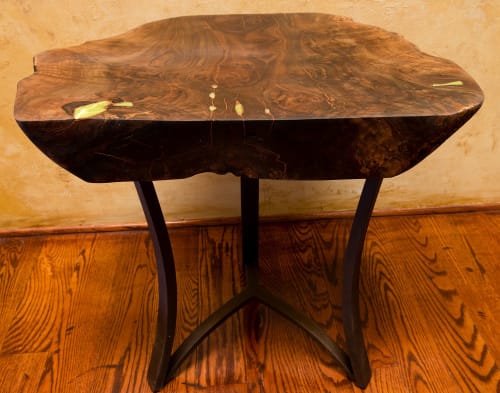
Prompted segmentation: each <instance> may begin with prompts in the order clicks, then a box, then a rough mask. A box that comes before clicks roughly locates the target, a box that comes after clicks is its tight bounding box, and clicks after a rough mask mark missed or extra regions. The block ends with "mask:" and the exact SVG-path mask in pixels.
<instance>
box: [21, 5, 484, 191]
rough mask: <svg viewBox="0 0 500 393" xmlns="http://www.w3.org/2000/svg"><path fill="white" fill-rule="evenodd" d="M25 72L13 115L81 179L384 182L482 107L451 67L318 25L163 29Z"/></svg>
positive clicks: (214, 24)
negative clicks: (205, 175)
mask: <svg viewBox="0 0 500 393" xmlns="http://www.w3.org/2000/svg"><path fill="white" fill-rule="evenodd" d="M34 69H35V72H34V74H33V75H31V76H30V77H28V78H26V79H24V80H22V81H21V82H20V83H19V86H18V95H17V99H16V103H15V118H16V120H17V122H18V123H19V125H20V126H21V128H22V129H23V130H24V132H25V133H26V134H27V135H28V137H29V138H30V139H31V140H32V141H33V142H34V143H35V144H36V145H37V146H38V147H39V148H40V149H41V150H42V151H43V152H44V153H45V154H47V155H48V156H49V157H50V158H51V159H52V160H54V161H55V162H57V163H58V164H59V165H61V166H62V167H64V168H66V169H67V170H69V171H70V172H72V173H74V174H75V175H76V176H78V177H80V178H82V179H84V180H86V181H89V182H112V181H125V180H159V179H173V178H185V177H188V176H192V175H194V174H197V173H200V172H206V171H209V172H216V173H227V172H231V173H234V174H236V175H239V176H242V175H244V176H248V177H255V178H274V179H340V178H345V179H350V178H368V177H392V176H395V175H397V174H399V173H401V172H404V171H405V170H407V169H409V168H410V167H412V166H413V165H415V164H416V163H418V162H419V161H421V160H422V159H423V158H424V157H426V156H427V155H428V154H429V153H431V152H432V151H433V150H434V149H435V148H436V147H438V146H439V145H440V144H441V143H442V142H443V141H444V140H446V139H447V138H448V137H449V136H450V135H451V134H452V133H453V132H455V131H456V130H457V129H458V128H459V127H460V126H462V125H463V124H464V123H465V122H466V121H467V120H468V119H469V118H470V117H471V116H472V115H473V114H474V113H475V112H476V111H477V110H478V109H479V107H480V106H481V103H482V100H483V96H482V92H481V90H480V88H479V87H478V85H477V84H476V83H475V82H474V80H473V79H472V78H471V77H470V76H469V75H467V74H466V73H465V72H464V71H463V70H462V69H461V68H460V67H459V66H457V65H456V64H454V63H453V62H451V61H448V60H444V59H441V58H437V57H433V56H430V55H427V54H424V53H422V52H420V51H419V50H418V49H417V48H416V47H415V46H414V45H413V44H411V43H409V42H408V41H406V40H405V39H404V38H402V37H401V36H399V35H397V34H395V33H390V32H386V31H384V30H382V29H380V28H376V27H372V26H367V25H362V24H358V23H354V22H353V21H352V20H350V19H348V18H343V17H338V16H332V15H325V14H275V15H220V16H192V17H180V18H174V19H166V20H161V21H158V22H153V23H149V24H146V25H143V26H141V27H139V28H136V29H134V30H131V31H129V32H127V33H125V34H122V35H118V36H116V37H112V38H108V39H103V40H98V41H92V42H87V43H85V44H83V45H80V46H74V47H70V48H67V49H56V50H50V51H47V52H44V53H41V54H39V55H37V56H36V57H35V58H34Z"/></svg>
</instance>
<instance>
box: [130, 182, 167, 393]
mask: <svg viewBox="0 0 500 393" xmlns="http://www.w3.org/2000/svg"><path fill="white" fill-rule="evenodd" d="M135 187H136V189H137V193H138V194H139V199H140V200H141V204H142V209H143V210H144V214H145V216H146V220H147V222H148V227H149V233H150V235H151V240H152V242H153V246H154V251H155V257H156V265H157V269H158V321H157V325H156V336H155V341H154V344H153V351H152V354H151V360H150V362H149V368H148V383H149V386H150V387H151V389H152V390H153V391H154V392H158V391H160V390H161V388H163V387H164V386H165V385H166V383H167V377H168V373H169V369H170V363H171V362H170V359H171V352H172V344H173V341H174V335H175V322H176V318H177V282H176V277H175V264H174V256H173V253H172V246H171V244H170V238H169V236H168V231H167V227H166V225H165V220H164V219H163V213H162V211H161V207H160V203H159V201H158V197H157V196H156V192H155V189H154V185H153V183H152V182H135Z"/></svg>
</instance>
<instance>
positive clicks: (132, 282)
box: [0, 212, 500, 393]
mask: <svg viewBox="0 0 500 393" xmlns="http://www.w3.org/2000/svg"><path fill="white" fill-rule="evenodd" d="M499 213H500V212H497V213H495V212H491V213H486V212H478V213H467V214H466V213H461V214H441V215H428V216H425V215H422V216H398V217H376V218H374V219H373V220H372V223H371V226H370V230H369V234H368V238H367V242H366V247H365V252H364V264H363V268H362V275H363V276H362V277H363V278H362V283H361V291H362V302H361V309H362V318H363V321H364V334H365V339H366V341H367V343H368V351H369V358H370V362H371V365H372V368H373V379H372V382H371V383H370V385H369V387H368V388H367V389H366V390H365V391H366V392H369V393H381V392H383V393H388V392H398V393H399V392H439V393H442V392H453V393H455V392H480V393H495V392H496V393H498V392H500V370H499V365H500V214H499ZM349 225H350V220H349V219H332V220H316V221H302V222H292V223H275V224H265V225H263V226H262V227H261V264H262V265H261V271H262V277H261V279H262V281H263V282H264V283H265V284H266V285H267V286H268V287H270V288H273V290H274V291H275V292H276V293H277V294H279V295H280V296H283V297H284V298H286V299H287V300H288V301H289V302H291V303H292V304H293V305H295V306H296V307H297V308H299V309H301V310H303V311H304V312H306V313H308V314H309V315H310V316H311V317H312V318H314V319H315V320H316V321H317V322H319V323H320V324H321V325H322V326H323V327H324V328H325V329H326V330H327V331H328V332H329V333H330V334H331V335H332V336H333V337H337V338H338V339H339V340H340V341H342V334H341V331H340V330H339V324H340V320H341V319H340V317H341V310H340V307H339V293H340V289H341V288H340V287H341V275H340V271H341V268H342V266H341V263H340V262H339V261H341V257H342V254H343V252H344V244H345V241H346V237H347V234H348V230H349ZM171 236H172V243H173V247H174V254H175V256H176V258H177V265H178V282H179V295H180V296H179V315H178V333H177V336H178V340H177V344H176V345H178V342H179V339H181V338H183V337H186V335H187V334H188V333H189V332H190V331H191V330H192V329H193V328H194V327H195V326H196V325H197V324H198V323H199V322H200V321H201V320H202V319H203V318H205V317H206V316H208V315H209V313H210V312H212V311H213V310H215V309H216V308H217V307H218V306H219V305H221V304H222V303H223V302H224V301H226V300H227V299H229V298H230V297H231V296H232V295H233V294H234V293H236V292H237V291H238V290H239V289H240V288H241V286H242V285H243V284H242V283H244V277H243V274H242V272H241V269H240V266H239V263H238V261H239V253H240V240H239V227H238V226H233V225H225V226H209V227H191V228H176V229H173V230H172V233H171ZM155 312H156V281H155V267H154V259H153V254H152V247H151V243H150V241H149V237H148V235H147V233H146V232H145V231H126V232H113V233H93V234H88V233H87V234H66V235H53V236H24V237H5V238H3V239H0V316H1V319H0V392H1V393H17V392H22V393H41V392H44V393H45V392H51V393H70V392H71V393H75V392H77V393H83V392H85V393H86V392H95V393H108V392H109V393H125V392H127V393H146V392H149V389H148V386H147V384H146V382H145V372H146V366H147V362H148V359H149V354H150V351H151V346H152V340H153V332H154V326H155ZM360 391H361V390H360V389H358V388H356V387H355V386H354V385H353V384H352V383H350V382H349V381H348V380H346V378H345V377H344V376H343V374H342V373H341V372H340V371H339V369H337V368H336V366H335V363H334V362H333V361H332V360H331V359H330V358H329V357H328V356H327V354H326V353H325V352H324V351H323V350H322V349H321V348H320V347H319V346H318V345H316V343H315V342H314V341H313V340H312V339H311V338H309V337H308V336H307V335H305V334H304V333H303V332H302V331H301V330H300V329H299V328H297V327H296V326H294V325H292V324H290V323H289V322H288V321H287V320H284V319H283V318H281V317H280V316H279V315H277V314H275V313H274V312H272V311H269V310H268V309H267V308H264V307H262V306H258V305H255V304H251V305H249V306H247V307H246V308H245V310H244V311H241V312H239V313H238V314H237V315H235V316H233V317H232V318H230V319H229V320H228V321H227V322H226V323H225V324H224V325H222V326H221V327H220V328H218V329H217V330H216V332H214V333H213V334H212V335H211V336H209V338H208V339H207V340H205V341H204V342H203V344H202V345H201V346H200V347H199V348H198V349H197V350H196V351H195V352H194V353H193V354H192V355H191V356H190V357H189V358H188V359H187V360H186V362H185V363H184V365H183V366H182V368H181V371H180V372H179V374H178V376H177V377H176V378H175V380H174V381H173V382H171V383H170V384H169V385H168V386H167V387H166V388H165V389H164V392H165V393H167V392H169V393H172V392H186V393H188V392H189V393H190V392H205V393H210V392H217V393H243V392H244V393H295V392H302V393H313V392H314V393H316V392H321V393H327V392H360Z"/></svg>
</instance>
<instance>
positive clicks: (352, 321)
mask: <svg viewBox="0 0 500 393" xmlns="http://www.w3.org/2000/svg"><path fill="white" fill-rule="evenodd" d="M381 184H382V179H367V180H366V182H365V186H364V188H363V192H362V194H361V198H360V201H359V204H358V208H357V210H356V215H355V217H354V221H353V224H352V228H351V233H350V237H349V242H348V245H347V250H346V254H345V257H344V278H343V279H344V282H343V289H342V291H343V293H342V309H343V318H344V331H345V337H346V343H347V353H346V352H344V351H343V350H342V349H341V348H340V347H339V346H338V344H337V343H335V342H334V341H333V340H332V339H331V338H330V337H329V336H328V335H327V334H326V333H325V332H324V331H323V330H322V329H321V327H320V326H319V325H318V324H316V323H315V322H314V321H312V320H311V319H310V318H308V317H307V316H306V315H303V314H302V313H300V312H298V311H297V310H295V309H294V308H293V307H292V306H290V305H289V304H287V303H286V302H285V301H283V300H281V299H279V298H278V297H276V296H275V295H273V294H272V293H271V292H269V291H268V290H267V289H266V288H263V287H262V286H261V285H259V283H258V240H259V237H258V218H259V181H258V179H250V178H246V177H242V178H241V206H242V212H241V214H242V257H243V265H244V267H245V270H246V274H247V288H246V289H244V290H243V291H242V292H240V293H239V294H237V295H236V296H235V297H233V298H232V299H231V300H229V301H228V302H227V303H226V304H224V305H223V306H222V307H221V308H220V309H218V310H217V311H215V312H214V313H213V314H212V315H210V316H209V317H208V318H207V319H206V320H205V321H204V322H203V323H202V324H201V325H200V326H198V328H196V329H195V330H194V331H193V332H192V333H191V334H190V335H189V336H188V338H187V339H186V340H185V341H184V342H183V343H182V344H181V345H180V346H179V348H177V350H176V351H175V353H173V354H172V344H173V339H174V334H175V322H176V314H177V283H176V277H175V265H174V259H173V254H172V247H171V244H170V239H169V236H168V232H167V227H166V225H165V221H164V219H163V214H162V211H161V207H160V204H159V202H158V198H157V196H156V192H155V190H154V186H153V183H152V182H136V183H135V185H136V188H137V192H138V194H139V198H140V200H141V203H142V207H143V210H144V213H145V215H146V219H147V222H148V225H149V231H150V234H151V238H152V241H153V245H154V249H155V255H156V261H157V266H158V284H159V309H158V324H157V328H156V337H155V342H154V346H153V352H152V355H151V360H150V363H149V369H148V382H149V384H150V386H151V389H152V390H153V391H154V392H158V391H159V390H160V389H161V388H163V387H164V386H165V385H166V383H167V382H168V381H169V380H170V379H171V378H172V377H173V375H174V373H175V371H176V370H177V369H178V367H179V366H180V365H181V363H182V361H183V360H184V359H185V358H186V356H187V355H188V354H189V353H190V352H191V351H192V350H193V349H194V348H195V347H196V346H197V345H198V344H199V343H200V342H201V341H202V340H203V339H204V338H205V337H206V336H207V335H208V334H209V333H210V332H211V331H212V330H213V329H215V328H216V327H217V326H219V325H220V324H221V323H222V322H223V321H224V320H226V319H227V318H228V317H229V316H230V315H232V314H233V313H235V312H237V311H238V310H239V309H240V308H242V307H243V306H245V305H246V304H247V303H248V302H249V301H251V300H257V301H259V302H261V303H263V304H265V305H267V306H268V307H270V308H272V309H273V310H275V311H277V312H278V313H280V314H281V315H283V316H284V317H286V318H288V319H289V320H290V321H292V322H294V323H296V324H297V325H298V326H300V327H301V328H302V329H304V330H305V331H306V332H308V333H309V334H310V335H311V336H312V337H313V338H314V339H316V341H318V342H319V343H320V344H321V345H322V346H323V347H324V348H325V349H326V350H327V351H328V352H329V353H330V354H331V355H332V356H333V358H334V359H335V360H337V362H338V363H339V365H340V366H341V367H342V368H343V369H344V370H345V372H346V374H347V376H348V377H349V378H350V379H352V380H353V381H354V383H355V384H356V385H358V386H359V387H361V388H364V387H366V385H367V384H368V382H369V380H370V377H371V371H370V365H369V362H368V357H367V354H366V349H365V345H364V341H363V333H362V330H361V321H360V315H359V272H360V265H361V254H362V250H363V244H364V240H365V236H366V231H367V229H368V223H369V221H370V217H371V213H372V211H373V207H374V205H375V200H376V198H377V195H378V191H379V189H380V186H381Z"/></svg>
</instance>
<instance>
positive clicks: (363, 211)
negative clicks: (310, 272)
mask: <svg viewBox="0 0 500 393" xmlns="http://www.w3.org/2000/svg"><path fill="white" fill-rule="evenodd" d="M381 185H382V179H381V178H380V179H379V178H376V179H367V180H366V182H365V185H364V187H363V191H362V193H361V197H360V199H359V203H358V208H357V210H356V215H355V217H354V221H353V223H352V228H351V234H350V236H349V242H348V243H347V249H346V253H345V255H344V267H343V269H344V278H343V286H342V313H343V323H344V333H345V339H346V345H347V353H348V355H349V358H350V361H351V367H352V374H353V376H354V383H355V384H356V385H357V386H359V387H361V388H365V387H366V386H367V385H368V382H369V381H370V378H371V370H370V364H369V362H368V356H367V354H366V348H365V344H364V340H363V332H362V330H361V320H360V315H359V272H360V267H361V254H362V252H363V244H364V241H365V236H366V231H367V230H368V224H369V221H370V217H371V214H372V211H373V207H374V206H375V201H376V199H377V195H378V192H379V190H380V186H381Z"/></svg>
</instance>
